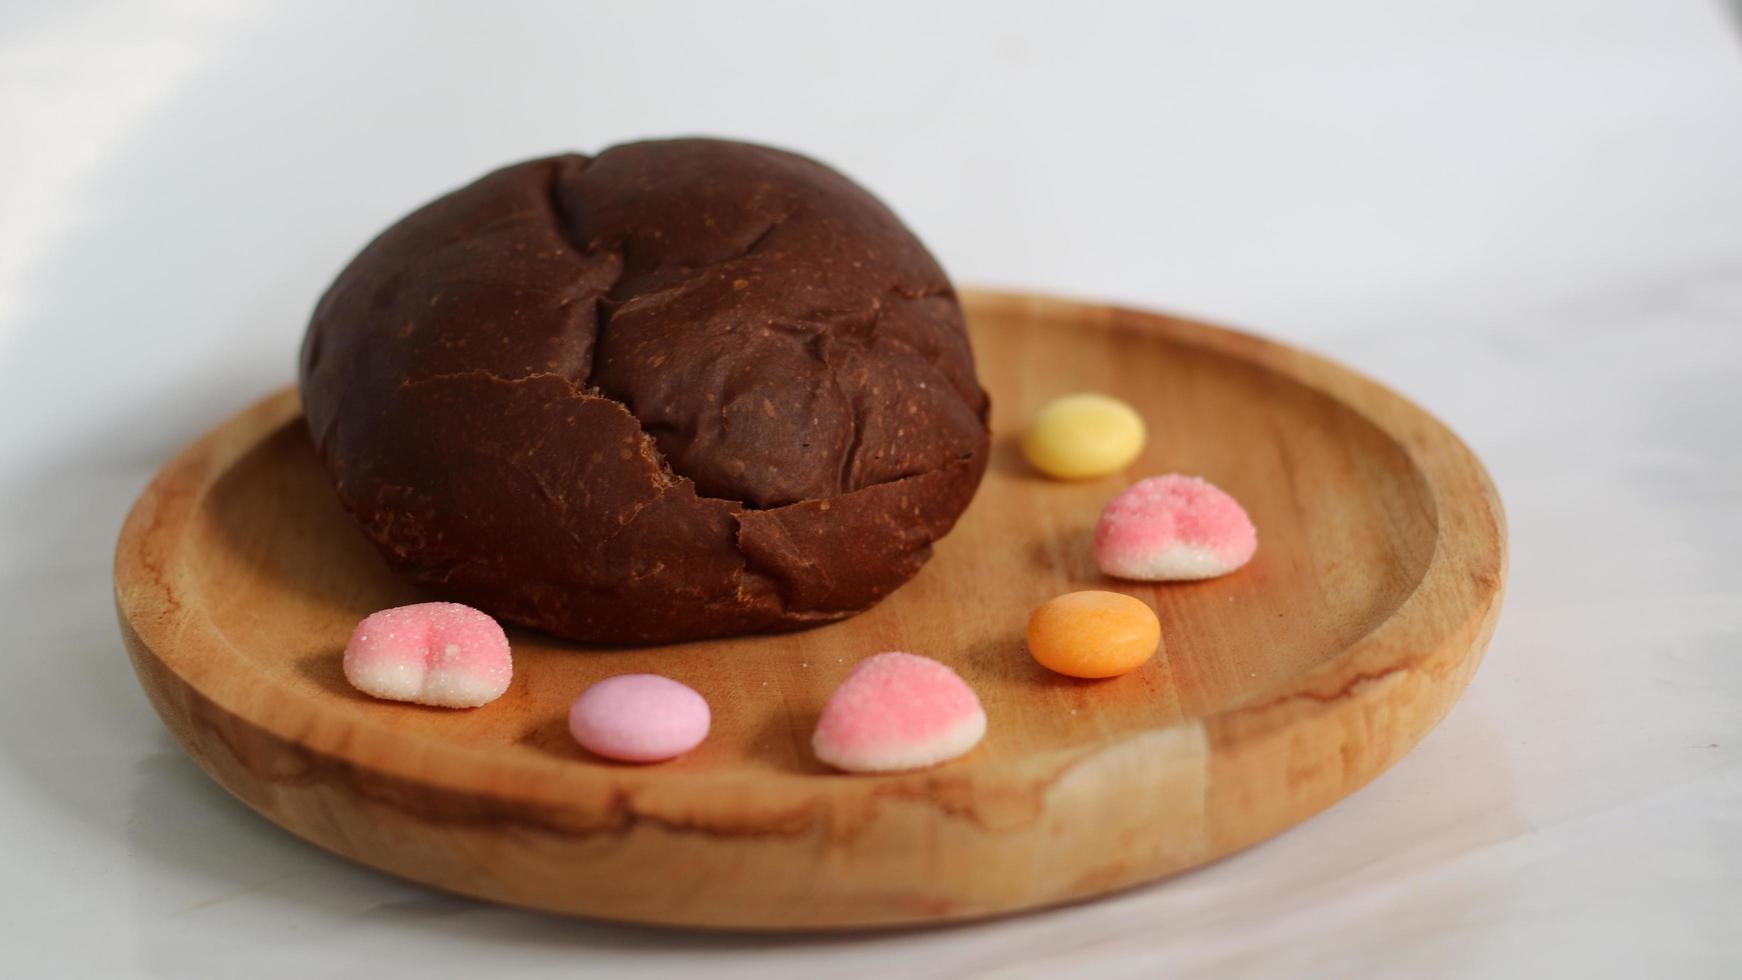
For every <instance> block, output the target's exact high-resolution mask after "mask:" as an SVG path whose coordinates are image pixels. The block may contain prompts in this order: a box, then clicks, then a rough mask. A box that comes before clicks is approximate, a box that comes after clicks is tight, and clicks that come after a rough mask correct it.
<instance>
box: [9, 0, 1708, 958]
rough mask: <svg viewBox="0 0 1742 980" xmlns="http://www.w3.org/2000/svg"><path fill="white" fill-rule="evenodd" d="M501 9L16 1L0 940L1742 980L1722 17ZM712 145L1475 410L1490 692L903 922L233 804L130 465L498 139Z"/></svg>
mask: <svg viewBox="0 0 1742 980" xmlns="http://www.w3.org/2000/svg"><path fill="white" fill-rule="evenodd" d="M485 6H486V5H460V4H454V5H434V4H427V5H426V4H417V5H412V4H405V5H380V4H358V3H343V4H333V5H330V6H328V5H319V4H312V3H310V4H301V3H299V4H280V5H277V6H276V7H267V6H251V5H224V6H223V7H222V8H205V7H201V6H198V5H192V4H185V3H182V4H177V3H118V2H90V0H72V2H63V3H52V4H51V3H40V4H34V5H33V4H28V3H26V4H20V3H18V2H12V3H8V4H5V5H3V6H0V622H3V623H4V624H5V629H6V633H5V639H4V641H3V643H0V647H3V649H4V654H3V656H4V658H5V659H4V665H5V669H4V672H0V681H3V686H0V697H3V704H0V854H4V865H3V866H4V872H3V874H0V976H6V977H46V976H86V977H90V976H101V977H109V978H120V977H130V976H150V977H240V976H291V975H302V974H308V975H314V976H330V977H344V976H364V975H368V976H427V977H432V978H433V977H449V976H461V975H465V974H471V973H477V972H478V971H483V973H482V975H486V976H491V977H502V978H508V977H546V976H550V977H554V976H574V975H597V976H641V975H666V974H673V973H677V972H680V971H684V972H688V971H693V972H695V973H696V974H698V975H719V976H727V977H732V976H745V977H757V978H761V980H775V978H780V977H800V976H813V975H816V974H818V973H821V974H822V975H826V976H833V975H850V974H866V975H876V976H896V975H899V976H903V977H909V978H914V980H918V978H925V977H936V976H948V975H959V974H984V975H995V976H1010V977H1015V976H1045V975H1064V976H1076V975H1100V976H1129V977H1155V976H1161V975H1177V976H1195V975H1204V976H1230V977H1248V976H1249V977H1279V976H1327V977H1333V976H1349V975H1390V976H1401V975H1414V976H1436V975H1437V976H1478V975H1479V976H1533V977H1535V976H1579V977H1592V976H1678V977H1720V976H1732V977H1733V976H1737V975H1742V572H1739V571H1738V569H1739V568H1742V564H1739V563H1738V561H1737V557H1736V556H1737V555H1738V554H1739V553H1742V453H1739V450H1742V59H1739V57H1738V46H1737V42H1736V37H1735V35H1734V33H1733V30H1732V24H1731V23H1729V22H1728V20H1727V18H1726V16H1725V12H1724V10H1723V8H1720V7H1718V6H1715V5H1710V4H1707V3H1702V2H1694V0H1632V2H1624V0H1601V2H1598V0H1567V2H1541V0H1527V2H1511V0H1483V2H1475V0H1462V2H1447V3H1420V2H1416V3H1392V2H1384V0H1373V2H1367V3H1358V2H1344V0H1338V2H1321V3H1315V4H1294V3H1283V2H1275V3H1241V4H1218V3H1209V2H1204V3H1197V4H1185V3H1170V4H1153V5H1151V4H1144V5H1136V4H1132V5H1129V6H1127V7H1124V8H1115V7H1111V6H1107V7H1096V8H1094V9H1093V11H1092V12H1091V10H1090V9H1089V8H1090V7H1091V5H1088V4H1062V3H1061V4H1057V5H1054V6H1050V7H1043V6H1039V5H1034V4H1015V5H1011V4H973V5H966V4H964V5H950V6H948V7H947V8H943V5H938V6H939V8H942V9H931V8H932V5H931V4H920V3H915V4H907V3H890V2H881V3H877V4H856V5H850V7H851V10H849V5H834V4H830V5H822V4H800V3H792V4H783V5H779V6H764V5H760V4H756V5H746V4H735V3H734V4H694V5H681V6H677V5H672V6H665V5H652V4H648V5H631V4H627V3H625V4H620V5H618V4H613V5H578V4H574V5H570V4H563V5H557V4H552V5H548V6H536V5H527V4H492V5H488V6H490V7H500V8H503V9H500V10H496V11H493V12H492V13H491V14H490V15H489V16H488V17H482V15H481V14H479V13H478V11H481V10H482V9H483V8H484V7H485ZM851 11H856V12H851ZM686 74H687V77H684V76H685V75H686ZM682 131H707V132H715V133H723V134H730V135H739V136H746V137H754V138H759V139H763V140H767V141H771V142H778V143H786V144H791V145H793V146H796V147H800V148H804V149H807V150H809V151H811V152H813V153H816V154H818V155H820V156H822V157H825V158H827V159H829V160H832V161H835V162H836V163H838V164H839V165H841V166H842V167H844V168H845V169H847V170H849V171H850V172H852V173H853V174H855V175H856V176H858V177H859V178H860V179H862V180H863V181H865V182H866V183H868V184H869V185H871V186H872V187H874V188H875V189H876V190H877V191H878V192H880V193H881V194H883V195H884V196H886V197H887V198H888V199H889V200H891V201H893V202H895V204H896V205H897V207H898V208H899V209H900V210H901V211H902V213H903V214H904V215H905V216H906V217H907V218H908V219H909V220H910V221H911V222H912V223H913V224H914V225H915V226H916V228H917V229H918V230H919V231H920V232H921V234H922V235H923V236H924V237H925V238H926V239H927V240H928V241H929V242H930V243H931V244H932V245H933V246H934V247H935V249H936V250H937V251H938V253H939V254H940V255H941V256H942V257H943V258H944V260H945V262H946V264H947V265H948V266H949V267H950V268H951V270H952V272H953V273H954V274H955V275H956V276H957V278H958V279H960V280H962V281H965V282H973V283H983V284H999V283H1004V284H1016V285H1021V286H1024V287H1029V288H1037V289H1047V290H1057V291H1063V292H1067V293H1072V294H1078V295H1085V296H1092V297H1115V298H1119V299H1124V300H1128V301H1132V302H1137V303H1143V304H1148V305H1155V306H1161V307H1167V308H1173V309H1178V310H1184V311H1188V312H1193V313H1198V314H1202V315H1206V316H1209V317H1212V318H1216V319H1221V320H1225V321H1229V322H1235V323H1240V324H1244V325H1247V326H1250V327H1252V328H1255V329H1258V330H1261V331H1264V332H1267V333H1270V334H1272V335H1275V336H1278V337H1281V338H1283V339H1286V340H1289V341H1293V342H1297V343H1301V344H1306V345H1308V346H1311V347H1314V348H1316V349H1319V350H1321V351H1324V352H1326V353H1328V354H1330V355H1332V356H1335V357H1337V358H1340V359H1342V360H1344V361H1346V362H1348V363H1351V364H1353V365H1355V366H1357V367H1359V368H1361V369H1364V370H1366V371H1368V372H1370V373H1372V374H1373V375H1375V376H1377V377H1379V378H1382V379H1384V380H1385V381H1387V382H1389V383H1390V384H1392V385H1393V386H1395V387H1397V388H1399V389H1401V390H1402V391H1404V392H1406V393H1408V394H1409V395H1411V396H1413V397H1414V398H1416V399H1418V400H1419V401H1420V402H1422V403H1423V404H1424V405H1426V406H1427V407H1428V408H1430V409H1431V410H1433V411H1435V412H1436V413H1438V414H1439V415H1441V416H1442V417H1443V418H1445V419H1446V420H1448V421H1449V422H1450V423H1451V424H1452V425H1453V427H1454V428H1456V429H1458V430H1459V431H1460V432H1461V433H1462V434H1463V435H1464V436H1465V437H1466V438H1467V439H1468V440H1469V441H1470V442H1471V444H1472V445H1473V446H1474V447H1475V448H1476V450H1477V451H1478V453H1480V454H1481V455H1482V457H1483V458H1484V459H1485V460H1486V461H1487V462H1488V464H1489V465H1490V467H1491V468H1492V471H1493V473H1494V476H1495V478H1496V480H1497V481H1498V483H1499V486H1500V489H1501V492H1502V494H1503V496H1504V498H1505V501H1506V505H1507V509H1508V512H1509V516H1510V520H1511V528H1512V545H1513V549H1514V550H1513V564H1512V582H1511V588H1510V590H1509V593H1508V597H1507V602H1506V611H1505V614H1504V616H1503V617H1502V620H1501V623H1500V628H1499V632H1498V635H1497V636H1496V638H1495V640H1494V644H1493V646H1492V648H1491V650H1490V652H1489V655H1488V659H1487V662H1486V663H1485V665H1484V666H1483V667H1482V670H1481V672H1480V673H1479V674H1478V675H1477V677H1476V679H1475V682H1474V683H1473V685H1472V686H1471V688H1470V690H1469V692H1468V694H1467V695H1466V697H1465V698H1464V700H1463V702H1462V703H1461V704H1460V705H1459V707H1458V708H1457V709H1456V710H1455V711H1454V712H1453V713H1452V715H1451V716H1450V718H1449V719H1448V720H1447V721H1446V722H1445V723H1444V724H1443V725H1441V726H1440V727H1439V729H1437V730H1436V731H1435V732H1434V733H1433V734H1431V735H1430V736H1429V737H1428V738H1427V739H1426V740H1425V741H1424V742H1423V743H1422V745H1421V746H1420V748H1419V749H1418V750H1417V751H1416V752H1415V753H1413V754H1412V755H1410V756H1409V757H1408V758H1407V759H1405V760H1404V761H1403V762H1402V763H1401V764H1399V765H1398V766H1397V767H1396V768H1395V769H1393V770H1392V771H1391V772H1390V773H1388V774H1387V775H1385V776H1383V777H1382V778H1380V779H1379V780H1378V781H1377V782H1375V783H1374V784H1373V785H1372V786H1371V787H1369V788H1368V789H1366V790H1364V791H1362V792H1360V793H1359V794H1357V795H1355V796H1354V797H1352V798H1350V799H1349V800H1347V801H1345V802H1344V803H1342V804H1340V805H1339V806H1337V807H1335V808H1334V809H1332V810H1331V811H1330V812H1327V813H1326V814H1324V815H1322V816H1321V817H1319V818H1317V819H1314V820H1312V821H1310V822H1309V823H1307V824H1305V825H1303V826H1301V827H1300V828H1298V829H1296V830H1294V831H1291V832H1289V833H1287V834H1285V835H1283V836H1282V837H1280V838H1278V839H1276V840H1274V841H1272V842H1270V843H1267V844H1264V845H1262V846H1259V847H1256V848H1254V849H1252V850H1250V851H1248V852H1246V853H1243V854H1240V855H1238V856H1236V857H1233V858H1231V859H1228V860H1226V861H1223V862H1221V863H1219V864H1216V865H1214V866H1212V867H1209V868H1206V869H1203V870H1200V871H1198V872H1195V873H1191V874H1187V875H1184V876H1181V877H1179V878H1177V879H1175V880H1172V881H1169V882H1166V883H1163V884H1161V885H1158V886H1155V887H1150V888H1146V889H1142V890H1139V891H1137V892H1134V893H1131V894H1127V895H1123V896H1120V897H1117V898H1113V899H1110V900H1106V901H1101V902H1096V903H1092V904H1087V905H1083V906H1080V907H1076V908H1071V909H1066V910H1063V911H1056V912H1049V913H1044V914H1038V915H1031V916H1025V917H1020V918H1016V919H1011V920H1006V921H1000V922H994V923H990V924H982V925H974V926H967V927H960V928H950V929H940V930H933V931H921V932H908V933H898V934H886V935H873V936H836V937H826V938H803V937H781V936H719V935H704V934H692V933H672V932H664V931H657V930H645V929H630V928H620V927H614V926H607V925H599V924H592V923H586V922H574V921H564V920H559V919H554V918H546V917H541V916H536V915H530V914H526V913H522V912H516V911H509V910H504V909H497V908H490V907H486V906H482V905H478V904H475V903H472V902H468V901H464V900H461V899H456V898H451V897H446V896H442V895H437V894H433V893H431V892H428V891H425V890H423V889H421V888H418V887H415V886H412V885H408V884H404V883H402V882H399V881H395V880H392V879H389V878H385V877H382V876H380V875H377V874H374V873H371V872H368V871H365V870H363V869H360V868H356V867H353V866H351V865H349V864H346V863H345V862H343V861H340V860H338V859H336V858H333V857H329V856H327V855H326V854H324V853H322V852H319V851H317V850H315V849H313V848H311V847H308V846H305V845H303V844H301V843H299V842H297V841H296V840H293V839H291V838H290V837H288V836H287V835H286V834H284V833H282V832H280V831H278V830H277V829H275V828H274V827H272V826H270V825H269V824H267V823H265V822H264V821H262V820H260V819H258V818H256V817H255V816H253V815H252V814H251V813H249V812H248V811H247V810H245V809H244V808H243V807H242V806H241V805H240V804H238V803H236V802H234V801H232V800H231V799H230V798H229V797H227V796H225V795H224V794H223V793H222V792H221V791H219V790H218V789H216V788H215V787H214V786H212V785H211V784H209V783H208V782H207V781H206V779H205V778H204V777H203V776H202V775H201V774H200V773H199V772H198V771H197V770H196V769H195V768H194V767H193V766H192V764H190V763H189V762H188V761H187V760H186V759H185V758H184V757H183V756H182V755H181V753H180V752H179V751H178V750H177V748H176V747H175V745H174V744H173V743H172V742H171V740H170V738H169V736H168V735H167V734H166V733H165V732H164V731H163V729H162V728H161V727H160V726H159V725H158V723H157V721H156V719H155V717H154V716H153V715H152V713H151V710H150V708H149V707H148V706H147V705H146V703H145V700H144V698H143V696H142V695H141V694H140V693H139V691H138V690H137V688H136V686H135V683H134V680H133V677H132V675H131V672H130V671H129V669H128V668H127V666H126V663H125V660H124V658H123V655H122V652H121V647H120V643H119V640H118V639H117V636H116V632H115V628H114V625H113V622H112V614H111V606H110V595H109V561H110V549H111V547H112V543H113V538H114V534H115V531H116V529H117V527H118V525H119V522H120V520H121V516H122V514H123V513H124V511H125V508H126V506H127V504H128V503H129V501H130V500H131V499H132V497H133V496H134V494H135V493H137V491H138V490H139V489H140V488H141V487H142V486H143V484H144V482H145V480H146V479H147V477H148V475H149V474H150V473H151V472H152V471H153V470H154V468H156V467H157V466H158V465H159V464H160V463H161V462H162V461H163V460H164V459H165V458H166V457H167V456H168V455H169V454H170V453H171V452H172V451H173V450H174V449H175V448H176V447H177V446H178V445H180V444H181V443H183V442H184V441H186V440H187V439H189V438H190V437H191V436H193V435H194V434H196V433H197V432H198V431H200V430H201V429H203V428H205V427H206V426H207V425H208V424H210V423H212V422H213V421H215V420H216V419H218V418H220V417H222V416H223V415H224V414H226V413H228V412H229V411H231V410H232V409H234V408H236V407H238V406H240V405H242V404H244V403H245V402H247V401H249V400H250V399H252V398H253V397H255V396H256V395H257V394H259V393H260V392H263V391H265V390H266V389H268V388H271V387H273V386H275V385H279V384H282V383H284V382H285V381H287V380H288V379H289V377H290V372H291V365H292V357H293V351H294V348H295V345H296V343H297V341H298V337H299V334H300V331H301V329H302V324H303V321H304V317H305V316H306V314H307V311H308V309H309V307H310V305H311V303H312V301H313V299H314V297H315V295H316V293H317V291H318V290H320V289H321V288H322V286H323V284H324V282H325V281H326V280H327V278H328V277H329V276H330V275H331V274H332V273H333V272H334V271H335V270H336V268H337V266H338V265H339V264H340V263H342V262H343V261H344V260H345V259H346V257H347V256H348V255H349V253H350V252H351V250H353V249H354V248H355V247H356V246H357V245H358V244H359V242H361V241H362V240H363V238H364V236H366V235H368V234H370V233H372V232H373V231H374V230H375V229H377V228H378V227H379V226H381V225H382V224H383V223H384V222H386V221H387V220H389V219H390V218H392V217H394V216H396V215H397V214H399V213H400V212H402V211H403V210H405V209H406V208H407V207H409V206H410V205H412V204H414V203H416V202H418V201H420V200H422V199H423V198H425V197H427V196H428V195H430V194H431V193H433V192H435V191H438V190H440V189H444V188H446V187H448V186H450V185H453V184H455V183H457V182H460V181H463V180H465V179H468V178H470V177H471V176H472V175H474V174H475V173H476V172H478V171H480V170H481V169H483V168H485V167H486V166H488V165H490V164H493V163H496V162H499V161H503V160H508V159H513V158H516V157H520V156H525V155H530V154H533V153H538V152H543V151H548V150H553V149H557V148H563V147H570V146H574V147H579V148H594V147H598V146H601V145H604V144H606V143H609V142H612V141H615V140H618V139H622V138H626V137H630V136H634V135H639V134H665V133H672V132H682Z"/></svg>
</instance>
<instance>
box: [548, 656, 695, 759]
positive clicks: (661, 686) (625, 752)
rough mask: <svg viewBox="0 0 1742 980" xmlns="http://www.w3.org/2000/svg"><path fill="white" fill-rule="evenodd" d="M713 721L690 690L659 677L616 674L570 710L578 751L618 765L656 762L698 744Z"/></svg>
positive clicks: (597, 685) (597, 686)
mask: <svg viewBox="0 0 1742 980" xmlns="http://www.w3.org/2000/svg"><path fill="white" fill-rule="evenodd" d="M711 721H712V716H711V714H710V713H709V711H708V702H707V701H706V700H704V699H703V698H702V696H701V695H700V694H697V693H696V692H695V690H694V689H692V688H690V687H688V686H686V685H683V684H679V683H678V682H677V681H674V680H672V679H671V678H669V677H661V676H659V675H658V674H619V675H617V676H616V677H607V678H605V679H604V680H602V681H600V682H599V683H597V684H594V685H593V686H592V687H589V688H587V689H586V691H584V692H582V694H581V696H580V697H578V698H576V699H575V703H574V705H573V706H572V707H570V708H569V733H570V734H572V735H573V736H574V737H575V741H577V742H579V743H581V748H584V749H586V750H587V751H589V752H593V753H595V754H597V755H602V756H604V757H605V758H607V759H616V760H617V761H619V762H661V761H664V760H666V759H673V758H676V757H678V756H680V755H683V754H684V753H685V752H688V751H689V750H690V749H693V748H695V747H696V746H698V745H700V744H702V739H704V738H707V737H708V725H709V724H710V723H711Z"/></svg>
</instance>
